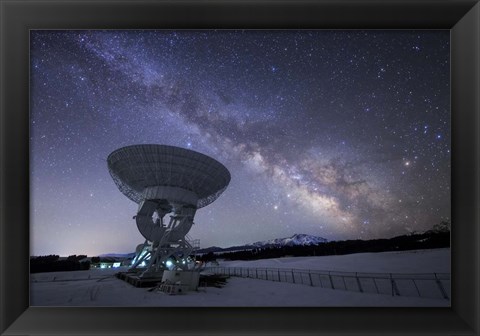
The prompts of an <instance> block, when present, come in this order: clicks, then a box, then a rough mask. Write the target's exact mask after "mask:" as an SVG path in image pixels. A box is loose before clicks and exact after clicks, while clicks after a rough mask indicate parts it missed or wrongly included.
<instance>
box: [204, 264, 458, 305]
mask: <svg viewBox="0 0 480 336" xmlns="http://www.w3.org/2000/svg"><path fill="white" fill-rule="evenodd" d="M205 271H207V272H212V273H215V274H223V275H228V276H236V277H243V278H254V279H263V280H270V281H277V282H287V283H294V284H302V285H309V286H313V287H321V288H329V289H339V290H347V291H354V292H361V293H376V294H387V295H392V296H416V297H423V298H432V299H445V300H449V298H450V273H425V274H415V273H412V274H399V273H363V272H336V271H320V270H302V269H285V268H246V267H207V268H206V269H205Z"/></svg>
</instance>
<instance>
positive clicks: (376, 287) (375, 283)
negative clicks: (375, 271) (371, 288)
mask: <svg viewBox="0 0 480 336" xmlns="http://www.w3.org/2000/svg"><path fill="white" fill-rule="evenodd" d="M372 279H373V284H374V285H375V289H376V290H377V294H380V292H379V291H378V286H377V282H376V281H375V278H372Z"/></svg>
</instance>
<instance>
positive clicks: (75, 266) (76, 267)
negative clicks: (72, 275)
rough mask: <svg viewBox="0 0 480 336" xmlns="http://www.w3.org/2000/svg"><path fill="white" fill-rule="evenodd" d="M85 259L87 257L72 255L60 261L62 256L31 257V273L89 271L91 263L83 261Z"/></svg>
mask: <svg viewBox="0 0 480 336" xmlns="http://www.w3.org/2000/svg"><path fill="white" fill-rule="evenodd" d="M85 258H87V256H86V255H78V256H77V255H71V256H68V257H67V258H66V259H60V256H58V255H55V254H51V255H46V256H39V257H30V273H41V272H61V271H82V270H89V269H90V261H89V260H83V259H85ZM82 260H83V261H82Z"/></svg>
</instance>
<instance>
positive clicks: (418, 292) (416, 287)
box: [412, 279, 421, 297]
mask: <svg viewBox="0 0 480 336" xmlns="http://www.w3.org/2000/svg"><path fill="white" fill-rule="evenodd" d="M412 282H413V284H414V285H415V289H416V290H417V294H418V297H420V296H421V295H420V291H419V290H418V286H417V283H416V282H415V279H412Z"/></svg>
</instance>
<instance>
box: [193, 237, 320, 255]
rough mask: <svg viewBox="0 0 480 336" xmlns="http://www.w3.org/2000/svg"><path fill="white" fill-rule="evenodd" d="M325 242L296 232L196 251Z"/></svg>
mask: <svg viewBox="0 0 480 336" xmlns="http://www.w3.org/2000/svg"><path fill="white" fill-rule="evenodd" d="M326 242H328V240H327V239H325V238H323V237H317V236H311V235H307V234H301V233H300V234H299V233H296V234H294V235H293V236H291V237H286V238H276V239H270V240H264V241H258V242H255V243H252V244H246V245H240V246H231V247H225V248H222V247H218V246H212V247H207V248H204V249H200V250H198V251H197V253H209V252H230V251H242V250H251V249H256V248H266V247H282V246H295V245H302V246H305V245H318V244H322V243H326Z"/></svg>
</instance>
